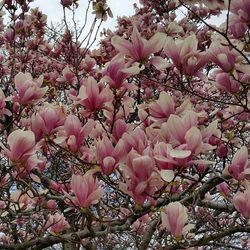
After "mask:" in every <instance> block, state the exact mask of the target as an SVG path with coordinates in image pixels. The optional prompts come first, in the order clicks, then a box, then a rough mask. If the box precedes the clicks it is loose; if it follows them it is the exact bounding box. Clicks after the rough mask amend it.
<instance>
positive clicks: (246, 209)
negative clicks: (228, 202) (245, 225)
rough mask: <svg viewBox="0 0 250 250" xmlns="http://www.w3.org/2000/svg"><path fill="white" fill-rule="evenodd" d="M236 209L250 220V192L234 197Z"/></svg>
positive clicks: (239, 193) (246, 191)
mask: <svg viewBox="0 0 250 250" xmlns="http://www.w3.org/2000/svg"><path fill="white" fill-rule="evenodd" d="M233 204H234V207H235V208H236V209H237V210H238V211H239V212H240V213H241V214H242V216H243V217H245V218H246V219H250V190H249V189H247V190H245V192H244V193H242V192H238V193H237V194H236V195H235V196H234V197H233Z"/></svg>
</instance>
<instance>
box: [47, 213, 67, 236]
mask: <svg viewBox="0 0 250 250" xmlns="http://www.w3.org/2000/svg"><path fill="white" fill-rule="evenodd" d="M45 228H48V230H49V231H50V232H51V233H53V234H59V233H61V232H63V231H64V230H66V229H68V228H70V225H69V223H68V222H67V221H66V219H65V217H64V216H63V215H62V214H59V213H55V214H50V215H49V218H48V220H47V222H46V225H45Z"/></svg>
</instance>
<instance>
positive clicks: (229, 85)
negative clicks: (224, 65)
mask: <svg viewBox="0 0 250 250" xmlns="http://www.w3.org/2000/svg"><path fill="white" fill-rule="evenodd" d="M216 86H217V87H218V88H219V89H221V90H225V91H227V92H229V93H236V92H238V91H239V89H240V83H239V82H238V81H236V80H234V79H233V77H232V76H230V75H229V74H228V73H225V72H223V73H219V74H217V75H216Z"/></svg>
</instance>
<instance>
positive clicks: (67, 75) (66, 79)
mask: <svg viewBox="0 0 250 250" xmlns="http://www.w3.org/2000/svg"><path fill="white" fill-rule="evenodd" d="M62 74H63V75H62V77H59V78H57V79H56V80H57V81H58V82H61V83H68V84H72V83H73V82H74V81H75V80H76V77H75V74H74V73H73V72H72V71H71V70H70V69H69V68H68V67H66V68H64V69H63V71H62Z"/></svg>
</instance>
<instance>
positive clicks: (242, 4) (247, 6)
mask: <svg viewBox="0 0 250 250" xmlns="http://www.w3.org/2000/svg"><path fill="white" fill-rule="evenodd" d="M230 11H231V12H232V13H234V14H235V15H237V16H238V17H239V18H240V19H241V20H242V21H243V22H245V23H248V22H249V21H250V2H249V0H237V1H232V3H231V5H230Z"/></svg>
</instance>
